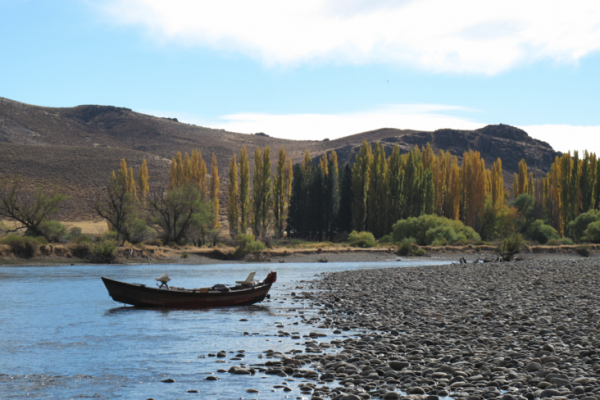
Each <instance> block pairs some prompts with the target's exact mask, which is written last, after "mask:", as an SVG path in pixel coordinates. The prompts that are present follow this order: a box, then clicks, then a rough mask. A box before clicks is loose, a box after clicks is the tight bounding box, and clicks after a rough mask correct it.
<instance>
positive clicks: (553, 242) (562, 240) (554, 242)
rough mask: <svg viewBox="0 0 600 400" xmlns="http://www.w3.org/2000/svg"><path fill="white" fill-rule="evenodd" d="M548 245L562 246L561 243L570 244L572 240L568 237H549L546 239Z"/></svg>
mask: <svg viewBox="0 0 600 400" xmlns="http://www.w3.org/2000/svg"><path fill="white" fill-rule="evenodd" d="M546 244H547V245H548V246H563V245H571V244H573V241H572V240H571V239H569V238H566V237H565V238H560V239H550V240H548V243H546Z"/></svg>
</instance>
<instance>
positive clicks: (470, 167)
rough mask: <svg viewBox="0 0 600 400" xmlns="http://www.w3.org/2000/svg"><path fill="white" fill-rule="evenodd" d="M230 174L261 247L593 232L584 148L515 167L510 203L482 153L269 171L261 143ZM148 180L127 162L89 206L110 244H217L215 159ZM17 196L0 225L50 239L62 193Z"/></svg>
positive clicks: (5, 184) (597, 200) (367, 146)
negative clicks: (400, 227) (424, 224)
mask: <svg viewBox="0 0 600 400" xmlns="http://www.w3.org/2000/svg"><path fill="white" fill-rule="evenodd" d="M228 178H229V186H228V188H227V200H228V202H227V209H226V214H227V220H228V225H229V233H230V235H231V237H232V238H236V237H237V236H238V234H246V233H248V231H251V232H252V233H253V234H254V236H256V237H257V238H263V239H266V238H268V237H271V236H273V237H275V238H281V237H283V236H284V235H286V234H287V236H288V237H296V238H306V239H311V240H318V241H323V240H336V239H339V238H340V237H344V234H348V233H350V232H351V231H354V230H356V231H359V232H361V231H367V232H371V233H373V235H374V236H375V237H376V238H381V237H383V236H385V235H388V234H390V233H391V231H392V227H393V225H394V224H395V223H396V222H397V221H400V220H408V219H410V218H418V217H420V216H423V215H434V216H438V217H443V218H446V219H448V220H450V221H460V222H462V223H463V224H464V225H466V226H468V227H470V228H472V229H473V230H474V231H475V232H477V233H478V234H479V235H480V237H481V238H482V239H484V240H494V239H498V238H505V237H507V236H510V235H511V234H514V233H517V232H520V233H523V234H526V235H528V236H530V237H531V238H537V239H535V240H538V239H539V240H538V241H542V242H543V241H544V239H547V238H553V237H561V236H572V237H574V238H575V239H577V240H579V239H580V238H581V237H583V236H585V235H584V233H583V232H584V230H585V229H584V228H587V225H586V224H591V223H595V222H599V224H600V211H597V210H598V208H599V207H600V163H599V162H598V160H597V157H596V155H595V154H594V153H588V152H587V151H586V152H585V153H584V156H583V157H582V158H579V154H578V152H574V153H573V154H570V153H567V154H564V155H562V156H560V157H556V159H555V161H554V163H553V164H552V166H551V167H550V169H549V171H548V172H547V174H546V175H545V176H543V177H538V178H535V177H534V175H533V173H532V172H531V171H528V168H527V164H526V162H525V160H521V162H520V163H519V166H518V172H517V173H515V174H514V179H513V185H512V196H511V193H510V191H509V190H508V188H507V187H505V185H504V178H503V170H502V160H501V159H500V158H498V159H497V160H496V161H495V162H494V163H493V164H492V165H491V168H489V169H488V168H486V164H485V161H484V160H483V158H482V157H481V154H480V153H479V152H477V151H473V150H469V151H466V152H464V154H463V156H462V163H460V165H459V159H458V157H457V156H455V155H452V154H451V153H450V152H449V151H444V150H440V151H439V152H438V153H437V154H436V153H435V152H434V150H433V149H432V148H431V146H430V145H429V144H427V145H426V146H422V147H418V146H415V147H414V148H413V149H412V150H411V151H408V152H406V153H404V154H401V152H400V148H399V146H398V145H396V146H394V148H393V149H392V150H391V152H389V154H386V151H385V148H384V146H383V145H381V144H380V143H378V142H376V143H372V144H371V143H367V142H366V141H365V142H363V144H362V146H361V147H360V149H359V151H358V153H357V154H356V160H355V162H354V163H353V164H352V165H350V164H344V165H343V166H340V165H339V163H338V157H337V154H336V152H335V151H331V152H326V153H325V154H323V155H322V156H321V157H319V158H318V161H317V162H313V159H312V158H311V156H310V153H309V152H308V151H305V154H304V159H303V161H302V162H300V163H298V164H296V165H293V164H292V161H291V159H290V158H288V157H287V154H286V152H285V149H284V148H283V147H282V148H281V149H280V150H279V153H278V156H277V164H276V165H275V167H274V171H273V170H272V167H271V150H270V148H269V147H268V146H267V147H264V148H263V149H262V150H261V149H260V148H256V149H255V153H254V160H253V166H252V169H251V165H250V157H249V155H248V151H247V149H246V147H245V146H244V147H243V148H242V149H241V150H240V152H239V154H233V156H232V158H231V160H230V162H229V171H228ZM149 180H150V179H149V176H148V168H147V163H146V161H145V160H144V161H143V162H142V165H141V166H140V168H139V170H138V171H137V174H136V173H134V170H133V168H132V167H128V166H127V162H126V160H124V159H123V160H122V161H121V165H120V167H119V169H118V170H116V171H113V172H112V173H111V176H110V177H109V179H108V184H107V186H106V189H105V191H104V193H103V195H102V196H100V197H99V198H98V199H97V200H96V201H95V202H94V210H95V211H96V213H97V214H98V215H99V216H101V217H102V218H104V219H106V220H107V222H108V224H109V227H110V229H111V230H112V231H113V232H115V234H116V238H117V241H118V242H123V241H129V242H132V243H135V242H140V241H143V240H148V239H151V238H154V237H160V238H161V239H162V240H163V242H166V243H171V242H174V243H196V244H200V245H201V244H204V243H206V242H207V241H209V240H212V241H213V242H214V241H216V239H217V237H218V235H219V232H220V230H221V224H220V221H219V218H218V216H219V209H220V204H219V194H220V190H221V188H220V184H221V182H220V178H219V170H218V166H217V158H216V156H215V155H213V156H212V159H211V165H210V167H209V166H208V165H207V163H206V162H205V161H204V159H203V157H202V153H201V152H200V151H199V150H192V151H191V152H190V154H188V153H184V154H183V155H182V154H181V153H180V152H178V153H177V154H176V155H175V157H173V158H172V160H171V163H170V170H169V181H168V184H166V185H164V186H163V185H160V184H157V185H154V186H153V185H151V184H150V182H149ZM22 189H23V185H22V182H21V181H20V180H19V179H14V180H11V179H4V180H2V182H0V217H3V218H5V219H9V220H13V221H16V222H18V223H19V224H20V226H24V227H26V229H27V230H28V232H31V234H32V235H36V236H37V235H44V236H48V235H47V234H46V233H45V232H46V231H47V230H48V229H47V226H48V224H46V228H45V227H44V225H43V224H42V223H43V222H44V221H47V220H49V219H52V218H53V217H54V216H55V215H56V214H57V212H58V211H59V204H60V203H61V202H62V201H64V200H65V196H62V195H60V194H57V193H52V194H46V193H45V192H44V191H42V190H37V192H36V193H24V192H23V190H22ZM582 221H585V223H584V222H582ZM583 225H585V226H584V227H583V228H582V226H583ZM598 228H599V229H600V226H599V227H598ZM4 230H5V231H6V229H4ZM542 233H543V234H542ZM471 236H472V235H471Z"/></svg>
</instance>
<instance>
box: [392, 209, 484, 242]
mask: <svg viewBox="0 0 600 400" xmlns="http://www.w3.org/2000/svg"><path fill="white" fill-rule="evenodd" d="M392 229H393V233H392V235H393V239H394V242H396V243H397V242H401V241H402V240H403V239H405V238H410V237H413V238H415V239H416V242H417V244H419V245H420V246H426V245H429V244H432V243H433V242H436V243H438V244H439V243H447V242H450V243H454V242H457V241H462V240H472V241H477V240H481V237H480V236H479V235H478V234H477V232H475V230H473V228H471V227H469V226H465V225H464V224H463V223H462V222H461V221H454V220H450V219H448V218H444V217H439V216H437V215H421V216H420V217H418V218H414V217H413V218H408V219H401V220H400V221H398V222H396V223H395V224H394V226H393V228H392Z"/></svg>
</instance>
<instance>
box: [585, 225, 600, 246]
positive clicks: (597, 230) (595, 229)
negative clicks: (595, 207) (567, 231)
mask: <svg viewBox="0 0 600 400" xmlns="http://www.w3.org/2000/svg"><path fill="white" fill-rule="evenodd" d="M581 239H582V240H585V241H586V242H592V243H600V221H597V222H592V223H591V224H589V225H588V227H587V229H586V230H585V232H584V236H583V237H582V238H581Z"/></svg>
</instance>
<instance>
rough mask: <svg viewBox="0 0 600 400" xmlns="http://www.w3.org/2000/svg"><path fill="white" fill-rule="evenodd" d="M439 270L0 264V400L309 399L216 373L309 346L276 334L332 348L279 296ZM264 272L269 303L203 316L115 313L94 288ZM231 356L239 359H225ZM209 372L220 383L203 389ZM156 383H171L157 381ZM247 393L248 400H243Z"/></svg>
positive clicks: (309, 312)
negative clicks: (339, 276)
mask: <svg viewBox="0 0 600 400" xmlns="http://www.w3.org/2000/svg"><path fill="white" fill-rule="evenodd" d="M445 263H447V262H443V261H435V260H427V261H415V262H394V261H388V262H363V263H327V264H321V263H306V264H292V263H289V264H288V263H284V264H272V263H268V264H247V263H246V264H220V265H136V266H132V265H127V266H115V265H111V266H58V267H0V398H8V399H21V398H27V399H30V398H35V399H41V398H44V399H46V398H56V399H81V398H101V399H107V398H123V399H147V398H154V399H157V400H158V399H205V398H209V399H241V398H244V399H285V398H289V399H300V398H307V399H308V398H310V396H306V395H304V396H302V395H301V393H300V391H299V389H298V383H300V381H301V379H298V380H296V381H287V382H286V383H287V384H289V386H290V387H291V388H293V390H292V391H291V392H283V391H282V389H273V386H274V385H277V384H282V383H283V379H282V378H281V377H278V376H276V375H265V374H261V373H258V374H256V375H254V376H248V375H233V374H226V373H218V372H216V371H217V370H218V369H219V368H223V369H229V368H230V367H231V366H232V365H240V363H247V364H248V365H251V364H256V363H264V362H265V361H268V360H267V359H266V358H259V357H261V356H260V355H262V354H264V351H265V350H268V349H272V350H275V351H281V352H285V351H289V350H291V349H293V348H297V349H303V348H304V346H303V343H304V342H305V341H306V340H310V339H306V338H302V339H301V340H299V339H292V338H291V337H279V336H278V335H277V332H278V331H279V330H285V331H286V332H297V333H298V334H299V335H307V334H308V333H309V332H313V331H320V332H323V333H326V334H327V335H328V337H327V338H324V339H325V340H327V341H329V340H331V339H332V338H333V336H334V335H332V333H331V331H330V330H328V329H318V328H315V327H313V326H311V325H306V324H303V323H301V322H300V323H298V321H300V318H301V316H300V315H299V313H298V311H297V310H300V311H302V312H303V314H302V315H304V316H305V317H306V318H310V317H311V316H317V312H318V310H317V309H311V308H308V305H307V304H305V303H302V302H300V301H297V300H294V299H293V298H292V297H291V296H290V292H292V291H296V292H301V291H302V290H304V288H305V286H304V285H305V283H304V282H302V281H306V280H311V279H314V277H315V276H316V275H317V274H319V273H321V272H333V271H342V270H352V269H370V268H389V267H408V266H417V265H432V264H445ZM271 270H275V271H277V274H278V280H277V283H275V284H274V285H273V288H272V289H271V292H270V293H271V299H270V300H266V301H264V302H262V303H259V304H258V305H253V306H246V307H228V308H218V309H210V310H165V309H139V308H135V307H124V306H123V305H122V304H120V303H116V302H114V301H113V300H112V299H111V298H110V297H109V296H108V292H107V291H106V288H105V287H104V285H103V284H102V281H101V280H100V277H101V276H106V277H110V278H113V279H117V280H122V281H126V282H135V283H144V284H147V285H154V283H155V282H154V278H155V277H157V276H159V275H161V274H163V273H165V272H166V273H168V274H169V277H171V279H172V281H171V282H170V283H171V284H173V285H174V286H184V287H202V286H212V285H214V284H217V283H226V284H233V283H234V280H243V279H246V277H247V276H248V274H249V273H250V272H251V271H256V279H264V278H265V277H266V276H267V274H268V273H269V272H270V271H271ZM241 319H247V321H240V320H241ZM294 322H296V324H294ZM280 323H281V324H282V325H284V328H281V327H280ZM278 326H279V327H278ZM352 333H353V332H344V334H346V335H349V334H352ZM335 336H340V335H335ZM221 350H226V351H227V352H228V356H227V357H226V358H224V359H217V358H215V357H209V356H208V354H209V353H217V352H218V351H221ZM240 350H244V351H245V357H244V358H243V359H242V360H241V361H240V360H231V358H233V357H234V356H236V355H237V354H238V353H239V351H240ZM334 350H335V349H333V350H332V351H334ZM229 352H231V353H229ZM223 361H224V362H223ZM307 367H308V366H307ZM213 373H214V374H215V375H217V376H218V377H219V378H220V379H219V380H218V381H207V380H206V377H207V374H213ZM167 378H171V379H173V380H174V381H175V382H173V383H164V382H161V381H162V380H164V379H167ZM248 388H254V389H257V390H259V393H246V390H247V389H248ZM188 390H197V391H198V393H189V392H188Z"/></svg>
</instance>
